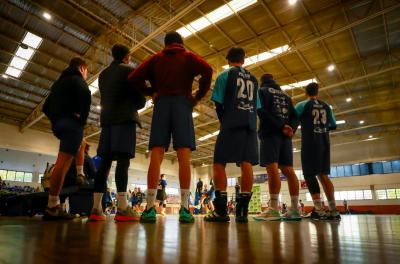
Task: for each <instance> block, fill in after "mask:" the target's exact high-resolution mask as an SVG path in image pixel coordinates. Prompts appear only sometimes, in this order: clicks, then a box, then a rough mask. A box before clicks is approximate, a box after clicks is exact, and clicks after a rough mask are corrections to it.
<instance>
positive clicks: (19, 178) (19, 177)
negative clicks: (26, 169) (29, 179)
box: [15, 171, 24, 182]
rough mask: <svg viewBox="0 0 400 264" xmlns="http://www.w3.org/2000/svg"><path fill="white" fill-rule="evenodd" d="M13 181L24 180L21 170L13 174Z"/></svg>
mask: <svg viewBox="0 0 400 264" xmlns="http://www.w3.org/2000/svg"><path fill="white" fill-rule="evenodd" d="M15 181H19V182H23V181H24V173H23V172H21V171H18V172H17V173H16V174H15Z"/></svg>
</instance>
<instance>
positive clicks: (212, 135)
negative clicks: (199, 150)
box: [198, 130, 219, 141]
mask: <svg viewBox="0 0 400 264" xmlns="http://www.w3.org/2000/svg"><path fill="white" fill-rule="evenodd" d="M218 134H219V130H217V131H215V132H213V133H211V134H208V135H205V136H203V137H201V138H199V139H198V140H199V141H204V140H207V139H209V138H212V137H215V136H216V135H218Z"/></svg>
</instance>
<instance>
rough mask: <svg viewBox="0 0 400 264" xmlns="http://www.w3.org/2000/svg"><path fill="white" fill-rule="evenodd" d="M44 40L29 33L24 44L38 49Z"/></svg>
mask: <svg viewBox="0 0 400 264" xmlns="http://www.w3.org/2000/svg"><path fill="white" fill-rule="evenodd" d="M42 40H43V39H42V38H41V37H39V36H36V35H35V34H32V33H31V32H27V33H26V35H25V37H24V39H23V40H22V43H24V44H26V45H28V46H29V47H31V48H34V49H37V48H38V47H39V46H40V44H41V43H42Z"/></svg>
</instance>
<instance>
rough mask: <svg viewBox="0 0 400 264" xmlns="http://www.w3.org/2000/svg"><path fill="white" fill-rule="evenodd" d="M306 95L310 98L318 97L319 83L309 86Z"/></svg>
mask: <svg viewBox="0 0 400 264" xmlns="http://www.w3.org/2000/svg"><path fill="white" fill-rule="evenodd" d="M306 93H307V95H309V96H316V95H318V83H315V82H312V83H309V84H307V86H306Z"/></svg>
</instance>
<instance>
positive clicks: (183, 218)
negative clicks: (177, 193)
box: [179, 206, 194, 223]
mask: <svg viewBox="0 0 400 264" xmlns="http://www.w3.org/2000/svg"><path fill="white" fill-rule="evenodd" d="M179 222H181V223H194V217H193V215H192V214H191V213H190V211H189V210H188V209H186V208H185V207H183V206H181V209H180V210H179Z"/></svg>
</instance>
